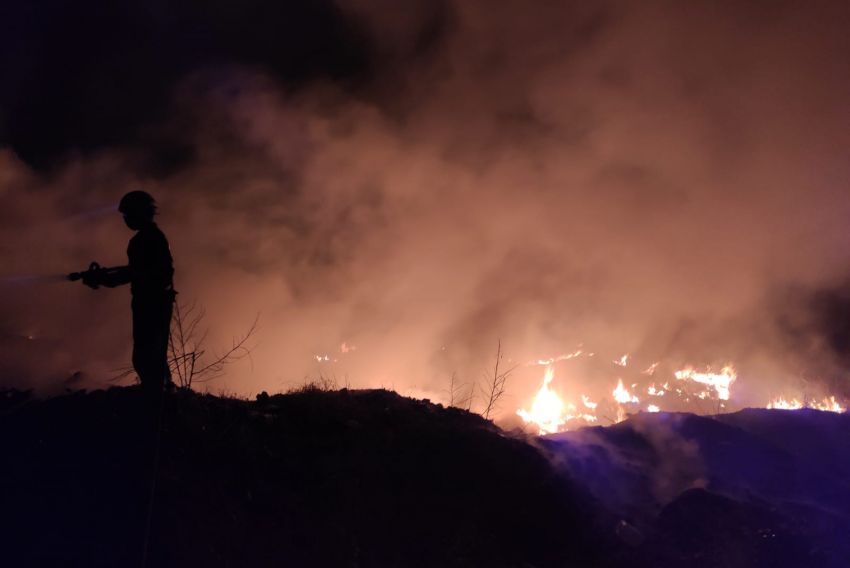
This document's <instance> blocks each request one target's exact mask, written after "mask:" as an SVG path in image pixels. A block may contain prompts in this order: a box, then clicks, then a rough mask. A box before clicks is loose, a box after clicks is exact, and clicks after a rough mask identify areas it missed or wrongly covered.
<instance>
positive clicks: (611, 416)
mask: <svg viewBox="0 0 850 568" xmlns="http://www.w3.org/2000/svg"><path fill="white" fill-rule="evenodd" d="M593 355H594V354H593V353H583V352H582V351H576V352H573V353H570V354H568V355H562V356H559V357H553V358H550V359H541V360H537V361H534V362H532V363H530V364H533V365H540V366H544V367H545V372H544V375H543V384H542V386H541V387H540V389H539V390H538V391H537V394H536V395H535V396H534V399H533V400H532V402H531V404H530V406H529V407H528V408H527V409H525V408H520V409H519V410H517V415H519V417H520V418H522V420H523V421H524V422H525V423H526V424H527V425H528V426H529V427H530V428H532V429H536V430H537V431H538V433H539V434H541V435H544V434H554V433H557V432H563V431H565V430H573V429H576V428H581V427H583V426H589V425H594V424H614V423H618V422H622V421H623V420H625V419H626V418H627V417H628V416H629V415H630V414H634V413H637V412H661V411H686V412H694V413H697V414H711V413H713V414H717V413H720V412H723V411H726V410H728V409H729V406H730V405H731V404H733V396H732V390H733V386H734V385H735V383H736V381H738V372H737V371H736V369H735V367H734V365H733V364H731V363H729V364H726V365H724V366H723V367H721V368H720V369H719V370H714V369H712V368H711V367H705V368H703V369H697V368H696V367H694V366H683V367H681V368H675V367H672V368H669V370H667V371H665V370H664V366H663V365H662V363H661V362H653V363H652V364H651V365H649V366H647V367H646V368H645V369H644V370H642V371H639V372H635V371H632V372H631V374H628V375H627V371H628V370H629V368H630V364H631V361H630V357H629V355H628V354H626V355H623V356H621V357H618V358H616V359H614V360H613V361H611V363H612V364H613V368H612V372H611V373H610V375H611V383H610V386H609V389H610V390H608V391H607V392H603V393H601V394H602V396H599V393H581V392H575V393H565V392H563V391H561V394H559V393H558V392H556V390H555V389H554V388H553V381H554V380H555V379H556V376H555V363H556V362H559V361H566V360H570V359H575V358H578V357H582V356H587V357H592V356H593ZM624 376H628V377H629V379H628V380H626V382H624V380H623V377H624ZM594 394H596V398H595V399H594ZM762 406H764V407H765V408H775V409H787V410H794V409H800V408H813V409H817V410H823V411H830V412H845V411H846V410H847V407H846V405H845V404H842V403H841V402H839V400H838V399H837V398H836V396H835V395H821V396H820V397H819V398H806V397H789V396H786V395H780V396H777V397H775V398H773V399H772V400H769V401H767V402H766V403H764V404H763V405H762Z"/></svg>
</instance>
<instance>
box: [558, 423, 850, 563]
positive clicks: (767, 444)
mask: <svg viewBox="0 0 850 568" xmlns="http://www.w3.org/2000/svg"><path fill="white" fill-rule="evenodd" d="M543 443H544V445H546V447H548V448H549V450H550V451H552V453H553V455H554V456H556V459H560V460H561V464H562V467H563V469H564V470H565V471H568V472H569V475H570V477H571V478H572V479H574V480H576V482H577V483H580V484H582V485H583V486H584V487H585V488H587V489H588V490H589V491H590V492H591V493H593V494H594V495H595V496H596V497H597V498H598V500H599V502H600V505H604V506H605V507H607V508H608V509H609V510H610V511H612V512H615V513H616V514H618V515H619V516H620V518H621V520H622V521H624V522H625V523H627V525H624V527H623V530H621V536H623V537H624V538H626V539H627V540H628V541H629V542H630V543H631V545H632V546H633V547H634V553H635V555H637V556H640V557H642V558H644V559H645V560H646V561H648V562H649V563H650V564H651V565H652V566H655V567H658V568H663V567H687V568H696V567H703V566H705V567H709V566H710V567H729V568H752V567H765V568H767V567H769V568H798V567H808V566H812V567H814V566H817V567H833V568H846V567H847V566H850V536H848V535H850V415H848V414H836V413H832V412H820V411H817V410H797V411H790V410H766V409H748V410H743V411H741V412H736V413H734V414H724V415H719V416H713V417H709V416H695V415H692V414H674V413H659V414H647V413H641V414H639V415H636V416H633V417H632V418H630V419H629V420H627V421H626V422H623V423H621V424H617V425H615V426H611V427H607V428H601V427H599V428H586V429H584V430H579V431H576V432H568V433H564V434H558V435H555V436H552V437H548V438H546V439H545V440H544V441H543Z"/></svg>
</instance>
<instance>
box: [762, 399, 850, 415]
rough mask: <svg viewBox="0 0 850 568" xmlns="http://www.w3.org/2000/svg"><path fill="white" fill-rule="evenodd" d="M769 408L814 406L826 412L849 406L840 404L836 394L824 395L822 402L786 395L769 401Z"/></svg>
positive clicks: (793, 408)
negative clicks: (802, 400) (790, 397)
mask: <svg viewBox="0 0 850 568" xmlns="http://www.w3.org/2000/svg"><path fill="white" fill-rule="evenodd" d="M767 408H776V409H779V410H799V409H801V408H814V409H815V410H823V411H826V412H846V411H847V408H846V407H844V406H841V404H839V402H838V401H837V400H835V397H834V396H830V397H828V398H827V397H824V398H823V400H822V401H820V402H818V401H817V400H809V401H806V402H805V403H803V402H801V401H800V400H799V399H796V398H792V399H790V400H786V399H785V397H783V396H780V397H778V398H775V399H773V400H772V401H770V402H769V403H767Z"/></svg>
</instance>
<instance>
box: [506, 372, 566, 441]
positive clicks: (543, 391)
mask: <svg viewBox="0 0 850 568" xmlns="http://www.w3.org/2000/svg"><path fill="white" fill-rule="evenodd" d="M554 378H555V369H553V368H552V366H551V365H550V366H548V367H546V373H545V374H544V375H543V386H541V387H540V390H539V391H537V396H535V397H534V402H533V403H532V404H531V410H523V409H519V410H517V414H518V415H519V417H520V418H522V419H523V420H525V421H526V422H529V423H533V424H536V425H537V427H538V428H539V429H540V434H554V433H555V432H558V431H559V430H560V428H561V426H563V425H564V424H566V417H565V416H564V402H563V401H562V400H561V398H560V397H559V396H558V395H557V394H556V393H555V391H553V390H552V389H551V388H549V384H550V383H551V382H552V379H554Z"/></svg>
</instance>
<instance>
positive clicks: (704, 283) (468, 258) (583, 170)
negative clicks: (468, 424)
mask: <svg viewBox="0 0 850 568" xmlns="http://www.w3.org/2000/svg"><path fill="white" fill-rule="evenodd" d="M334 14H335V18H338V19H339V20H340V21H343V22H345V23H346V24H345V28H344V29H346V30H349V31H350V30H355V31H350V33H351V34H353V35H354V36H355V37H357V38H360V39H358V41H362V45H365V46H367V47H364V48H363V53H365V54H366V60H367V62H366V63H362V64H360V65H362V67H358V68H357V69H358V71H357V72H356V73H351V74H348V75H345V74H343V75H344V77H342V78H340V77H339V74H337V73H332V72H317V73H312V74H303V76H302V75H299V76H297V77H296V78H294V79H293V78H292V76H286V77H283V76H282V75H281V74H280V73H278V71H277V69H278V68H277V67H275V66H274V65H271V64H269V63H268V62H267V61H266V62H264V61H254V60H252V61H249V60H248V59H244V58H243V59H240V57H239V54H233V53H231V54H230V56H228V57H224V56H222V57H220V58H212V57H210V58H209V60H204V61H202V62H200V63H199V64H198V65H193V66H187V68H185V69H180V70H179V71H180V72H179V73H178V72H177V71H175V73H174V74H175V77H174V78H173V80H170V79H169V82H168V85H169V86H170V87H169V89H168V92H167V97H166V99H167V103H166V104H164V105H162V107H161V108H159V109H158V112H157V113H153V114H150V113H148V114H145V113H143V112H142V110H143V109H140V111H139V112H140V114H142V115H144V116H150V117H151V118H150V119H145V120H147V122H144V123H143V124H142V127H140V128H141V131H143V132H145V133H147V134H145V135H144V136H141V138H139V136H140V135H137V133H138V132H139V129H138V128H136V129H133V132H134V134H133V142H132V143H129V142H128V143H126V144H123V143H118V142H116V143H111V142H109V141H108V140H107V141H105V142H104V141H101V142H99V143H98V144H97V145H93V146H90V147H85V148H77V147H75V146H74V144H73V143H69V144H68V147H67V148H66V149H63V151H62V153H61V159H58V160H52V162H51V164H52V165H51V166H50V167H42V166H41V165H40V162H39V160H37V159H27V158H26V157H25V155H26V152H24V151H22V150H21V149H20V148H19V147H17V146H16V143H15V139H14V137H12V136H7V137H6V141H7V143H6V145H5V147H3V148H2V149H0V195H2V197H3V201H4V208H3V210H2V212H0V216H2V220H3V221H2V225H0V243H2V244H0V250H2V254H3V259H4V263H3V264H4V267H3V276H17V275H49V274H56V273H65V272H71V271H74V270H80V269H83V268H85V267H86V266H87V265H88V263H89V262H90V261H91V260H98V261H99V262H100V263H101V264H104V265H114V264H122V263H124V262H125V259H126V256H125V254H124V251H125V248H126V242H127V240H128V239H129V237H130V236H131V235H130V233H129V231H127V229H126V228H125V227H124V226H123V223H122V222H121V219H120V217H119V216H118V215H117V214H113V213H112V211H111V210H110V209H109V208H110V207H111V206H112V204H114V203H116V202H117V200H118V199H119V198H120V197H121V195H123V193H124V192H126V191H129V190H131V189H135V188H144V189H146V190H147V191H149V192H150V193H152V194H153V195H154V196H155V197H156V198H157V200H158V202H159V206H160V212H161V215H160V218H159V224H160V226H161V227H162V228H163V230H164V231H165V233H166V234H167V235H168V237H169V239H170V241H171V248H172V252H173V255H174V258H175V265H176V270H177V273H176V287H177V289H178V290H179V292H180V296H179V299H181V300H183V301H194V300H196V301H198V302H199V303H201V304H203V305H204V306H205V307H206V309H207V314H208V315H207V320H206V323H207V325H208V326H209V327H210V329H211V330H212V334H211V336H210V339H209V341H208V343H209V346H210V347H213V348H214V347H221V348H223V347H226V346H227V345H228V344H229V342H230V338H231V337H232V336H236V335H239V334H240V333H241V332H242V331H244V330H245V329H246V328H247V327H248V326H249V325H250V323H251V321H252V320H253V319H254V316H255V314H257V313H259V314H260V328H259V331H258V334H257V336H256V338H255V339H256V345H255V346H254V349H253V351H252V357H251V361H247V360H246V361H243V362H240V363H238V364H236V365H235V366H233V367H232V368H231V369H230V370H229V372H228V374H227V376H226V377H224V378H222V379H220V380H219V381H217V382H215V383H210V384H209V387H210V388H211V389H212V390H217V389H223V390H228V391H233V392H237V393H240V394H253V393H255V392H257V391H259V390H264V389H265V390H268V391H270V392H271V391H278V390H282V389H286V388H289V387H292V386H296V385H298V384H300V383H301V382H303V381H304V380H305V377H316V376H318V375H319V374H324V375H334V376H336V377H337V380H338V381H339V382H340V383H341V384H342V383H347V384H350V385H351V386H353V387H366V386H369V387H380V386H384V387H387V388H395V389H397V390H399V391H400V392H402V393H403V394H413V395H417V396H427V397H429V398H432V399H435V400H446V393H445V391H446V389H447V388H448V383H449V377H450V376H451V374H452V373H453V372H455V373H457V375H458V376H459V377H461V380H463V381H472V380H476V379H479V378H480V376H481V374H482V372H485V371H486V370H487V369H488V368H489V367H491V366H492V364H493V357H494V355H495V349H496V344H497V341H498V340H501V342H502V345H503V348H504V351H505V352H506V355H507V357H509V358H510V359H511V360H512V361H513V362H514V363H520V364H523V363H525V362H527V361H530V360H534V359H538V358H548V357H552V356H556V355H558V354H561V353H564V352H569V351H572V350H574V349H576V347H577V346H578V345H579V344H581V345H583V346H585V348H587V349H590V350H594V351H597V352H599V353H600V354H604V355H605V356H606V357H607V356H608V354H610V355H611V356H615V355H616V356H619V355H622V354H623V353H633V354H635V356H636V357H638V358H640V359H642V360H644V361H646V362H648V363H651V362H652V361H654V360H658V359H673V360H676V361H678V362H682V363H687V362H692V363H694V364H700V365H701V364H719V363H724V362H726V361H734V362H735V363H736V364H738V365H739V368H740V371H741V378H740V383H741V385H742V387H741V388H742V389H743V396H744V400H743V401H742V402H743V403H746V402H751V403H753V404H755V403H759V402H761V401H762V399H763V397H764V396H766V395H767V393H769V392H771V391H772V390H775V388H776V385H777V384H780V383H785V382H789V381H793V380H795V377H798V376H799V375H800V374H801V373H803V372H804V371H805V372H808V371H812V369H813V366H816V367H817V369H816V370H817V372H818V373H819V374H818V376H819V377H820V376H823V377H826V379H825V380H831V381H838V380H839V379H835V377H836V376H839V375H840V373H839V372H838V370H839V369H840V367H839V366H838V364H839V363H840V362H841V357H840V355H841V354H838V355H839V356H836V353H835V349H833V348H832V347H834V346H835V345H836V343H835V342H833V343H830V342H829V341H827V340H826V339H824V337H828V336H829V331H830V330H829V329H826V330H825V329H824V325H822V324H823V321H822V320H818V319H817V318H816V317H813V316H811V314H810V312H811V305H810V302H809V298H810V297H811V296H813V295H815V294H816V293H824V292H823V291H824V290H827V291H831V290H840V289H841V287H842V285H843V283H844V282H845V278H846V277H847V276H848V270H847V267H848V260H850V258H848V257H850V252H848V251H850V248H848V247H850V232H848V230H847V228H846V227H847V219H848V216H850V197H848V191H847V190H848V179H850V176H849V175H848V174H850V160H848V148H850V111H848V106H847V101H848V100H850V58H848V56H847V54H848V53H850V40H848V35H847V33H846V30H847V24H848V17H850V9H848V7H847V5H845V4H842V3H838V2H807V3H792V2H755V3H747V4H746V5H740V4H739V3H732V2H728V3H727V2H721V3H707V2H706V3H690V2H689V3H679V2H672V1H670V2H665V1H656V2H649V3H646V2H645V3H640V5H638V4H635V3H631V2H614V1H610V2H595V3H592V5H590V4H588V3H579V2H574V3H572V2H571V3H564V2H541V3H536V4H535V7H534V9H533V10H531V9H530V8H529V5H528V3H525V2H519V1H511V0H502V1H499V2H492V1H484V0H481V1H472V2H469V1H464V2H445V3H431V2H418V3H411V4H409V5H408V4H407V3H406V4H405V6H404V9H402V8H401V7H399V6H398V4H397V3H395V2H388V1H378V0H374V1H372V0H351V1H341V2H339V3H338V4H337V5H336V8H335V11H334ZM259 17H260V16H258V18H259ZM258 25H259V23H258ZM340 33H341V32H340ZM346 33H348V32H346ZM356 45H361V44H360V43H357V44H356ZM343 51H344V50H343ZM352 57H354V59H355V60H356V59H357V57H355V56H354V55H352ZM358 57H359V56H358ZM52 104H55V105H63V104H65V102H63V101H62V100H56V101H54V102H53V103H52ZM93 120H94V119H93ZM139 120H143V119H139ZM150 133H153V134H150ZM128 136H129V135H128ZM138 140H142V142H139V141H138ZM163 140H167V141H168V147H169V148H177V149H178V150H179V151H177V150H175V152H176V154H175V155H177V157H176V158H173V159H169V160H166V161H167V162H168V163H167V167H165V166H162V159H160V158H161V157H157V158H156V159H153V158H151V156H152V155H154V154H156V152H157V151H159V150H161V149H162V147H163V146H162V145H163V144H165V143H164V142H162V141H163ZM146 144H148V145H149V146H152V147H156V149H153V150H151V149H150V148H149V146H146ZM169 155H170V154H169ZM0 286H2V290H3V295H4V296H3V297H4V300H3V302H2V305H0V334H2V340H0V349H2V361H3V363H2V364H0V371H2V381H3V382H4V383H6V384H9V385H16V386H36V387H39V388H45V389H51V388H57V387H58V386H61V385H62V384H63V381H65V380H66V379H67V378H68V377H69V376H71V375H72V374H73V373H75V372H78V371H79V372H82V373H83V375H84V376H85V377H86V381H87V383H86V384H88V385H89V386H95V385H103V384H104V383H105V382H106V380H107V379H108V378H109V377H110V376H112V375H114V373H113V372H112V371H111V370H112V369H115V368H119V367H122V366H126V365H127V361H128V360H129V349H130V327H129V315H130V314H129V309H128V303H129V294H128V291H127V290H122V289H116V290H106V291H99V292H96V293H95V292H92V291H90V290H88V289H85V288H83V287H81V286H76V285H71V284H62V283H50V282H38V283H27V284H21V283H13V282H11V281H3V282H2V283H0ZM827 293H831V292H827ZM827 327H829V326H827ZM789 330H790V331H789ZM343 344H345V346H344V347H343ZM325 356H327V358H328V359H329V360H327V361H326V360H324V359H325ZM317 357H318V358H320V359H322V361H319V360H317ZM541 374H542V373H540V369H539V368H528V367H524V366H521V367H519V368H518V370H517V371H516V373H515V375H514V376H513V377H512V379H511V381H510V382H509V383H508V391H509V392H508V395H509V396H508V398H507V399H506V400H505V401H504V403H503V405H502V406H503V409H502V410H503V411H504V412H512V411H513V409H514V408H516V407H517V406H519V405H522V404H524V403H525V402H526V401H527V400H528V399H529V398H530V396H531V395H532V393H533V392H534V390H536V388H537V387H538V386H539V381H540V375H541ZM569 380H570V381H571V382H572V384H576V383H579V384H581V383H582V382H587V381H591V380H592V379H590V378H588V377H581V376H571V377H570V378H569ZM743 385H746V386H743ZM846 385H847V384H846V381H843V382H840V381H839V382H834V383H833V384H832V385H831V388H840V389H845V392H846V389H847V386H846ZM582 386H585V385H582ZM594 386H599V387H600V388H602V389H603V390H605V389H609V388H610V387H611V386H613V385H609V384H608V383H605V384H603V385H589V386H588V388H593V387H594ZM747 397H749V398H747Z"/></svg>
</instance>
